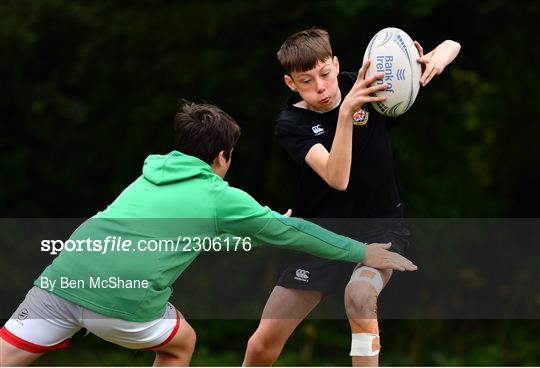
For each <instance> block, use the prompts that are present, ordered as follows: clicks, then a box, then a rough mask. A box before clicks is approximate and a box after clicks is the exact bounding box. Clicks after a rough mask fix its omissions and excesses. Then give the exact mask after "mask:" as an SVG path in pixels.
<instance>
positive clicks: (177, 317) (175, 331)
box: [139, 310, 180, 350]
mask: <svg viewBox="0 0 540 368" xmlns="http://www.w3.org/2000/svg"><path fill="white" fill-rule="evenodd" d="M179 327H180V313H178V310H177V311H176V324H175V325H174V328H173V330H172V332H171V334H170V335H169V337H167V338H166V339H165V341H163V342H162V343H161V344H158V345H156V346H151V347H149V348H142V349H139V350H153V349H157V348H160V347H162V346H163V345H165V344H166V343H168V342H169V341H171V340H172V339H173V337H174V335H176V333H177V332H178V328H179Z"/></svg>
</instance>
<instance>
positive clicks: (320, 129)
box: [311, 124, 324, 135]
mask: <svg viewBox="0 0 540 368" xmlns="http://www.w3.org/2000/svg"><path fill="white" fill-rule="evenodd" d="M311 130H313V133H314V134H315V135H321V134H324V128H323V127H322V126H321V124H317V125H314V126H312V127H311Z"/></svg>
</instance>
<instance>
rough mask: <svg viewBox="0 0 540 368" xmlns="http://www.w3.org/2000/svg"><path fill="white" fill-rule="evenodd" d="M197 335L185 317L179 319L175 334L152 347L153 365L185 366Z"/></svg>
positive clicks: (188, 361) (189, 358)
mask: <svg viewBox="0 0 540 368" xmlns="http://www.w3.org/2000/svg"><path fill="white" fill-rule="evenodd" d="M196 340H197V336H196V334H195V330H193V327H191V325H190V324H189V323H187V321H186V320H185V319H183V317H182V320H181V321H180V327H179V328H178V331H177V332H176V335H175V336H174V337H173V338H172V339H171V341H169V342H168V343H167V344H165V345H163V346H161V347H159V348H157V349H154V351H155V352H156V358H155V359H154V364H153V366H154V367H178V366H180V367H187V366H189V363H190V361H191V356H192V355H193V350H195V342H196Z"/></svg>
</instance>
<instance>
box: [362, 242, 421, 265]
mask: <svg viewBox="0 0 540 368" xmlns="http://www.w3.org/2000/svg"><path fill="white" fill-rule="evenodd" d="M391 246H392V243H386V244H381V243H372V244H368V245H367V246H366V255H365V257H364V260H363V261H362V264H363V265H365V266H369V267H373V268H378V269H392V270H396V271H416V270H417V269H418V267H417V266H416V265H415V264H414V263H412V262H411V261H409V260H408V259H407V258H405V257H403V256H402V255H400V254H398V253H395V252H391V251H389V250H388V249H390V247H391Z"/></svg>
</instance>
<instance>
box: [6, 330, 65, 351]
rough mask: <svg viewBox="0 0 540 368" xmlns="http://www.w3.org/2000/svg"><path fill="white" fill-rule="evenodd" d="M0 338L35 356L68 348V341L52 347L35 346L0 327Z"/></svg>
mask: <svg viewBox="0 0 540 368" xmlns="http://www.w3.org/2000/svg"><path fill="white" fill-rule="evenodd" d="M0 337H1V338H3V339H4V340H5V341H7V342H9V343H10V344H11V345H13V346H15V347H18V348H19V349H23V350H26V351H29V352H31V353H36V354H42V353H46V352H48V351H51V350H58V349H65V348H67V347H68V346H69V340H70V339H65V340H64V341H62V342H60V343H58V344H56V345H52V346H42V345H37V344H33V343H31V342H29V341H26V340H23V339H21V338H20V337H18V336H15V335H14V334H12V333H11V332H9V331H8V329H7V328H6V327H2V329H1V330H0Z"/></svg>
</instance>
